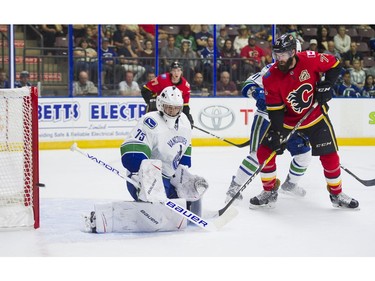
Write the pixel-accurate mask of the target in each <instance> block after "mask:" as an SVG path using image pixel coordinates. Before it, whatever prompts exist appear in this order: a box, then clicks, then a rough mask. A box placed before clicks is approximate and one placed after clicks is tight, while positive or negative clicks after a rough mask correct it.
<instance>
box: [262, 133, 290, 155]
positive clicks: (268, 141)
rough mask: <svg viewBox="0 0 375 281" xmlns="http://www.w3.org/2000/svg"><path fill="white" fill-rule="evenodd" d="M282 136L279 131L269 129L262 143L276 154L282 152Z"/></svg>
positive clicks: (284, 145)
mask: <svg viewBox="0 0 375 281" xmlns="http://www.w3.org/2000/svg"><path fill="white" fill-rule="evenodd" d="M283 140H284V136H283V134H282V133H281V132H280V131H275V130H273V129H271V130H269V131H268V133H267V135H266V137H265V141H264V145H266V146H268V147H269V148H270V149H271V150H272V151H276V154H277V155H281V154H283V153H284V150H285V148H286V142H284V143H283Z"/></svg>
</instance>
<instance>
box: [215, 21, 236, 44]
mask: <svg viewBox="0 0 375 281" xmlns="http://www.w3.org/2000/svg"><path fill="white" fill-rule="evenodd" d="M228 39H230V37H229V35H228V31H227V28H226V27H225V25H224V26H221V27H220V31H219V36H218V37H217V38H216V44H217V47H218V49H219V50H221V49H222V48H223V47H224V45H225V41H226V40H228ZM231 42H232V41H231ZM232 45H233V44H232Z"/></svg>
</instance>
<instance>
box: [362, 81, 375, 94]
mask: <svg viewBox="0 0 375 281" xmlns="http://www.w3.org/2000/svg"><path fill="white" fill-rule="evenodd" d="M362 97H366V98H375V80H374V76H372V75H367V76H366V81H365V85H364V86H363V89H362Z"/></svg>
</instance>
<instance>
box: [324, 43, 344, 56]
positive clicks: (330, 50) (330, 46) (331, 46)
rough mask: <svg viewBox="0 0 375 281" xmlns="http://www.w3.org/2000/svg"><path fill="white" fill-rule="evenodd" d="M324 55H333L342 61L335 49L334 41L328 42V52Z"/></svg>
mask: <svg viewBox="0 0 375 281" xmlns="http://www.w3.org/2000/svg"><path fill="white" fill-rule="evenodd" d="M323 53H324V54H331V55H333V56H335V57H337V58H338V59H339V60H341V55H340V53H339V52H338V51H337V50H336V49H335V42H333V40H330V41H328V43H327V50H325V51H324V52H323Z"/></svg>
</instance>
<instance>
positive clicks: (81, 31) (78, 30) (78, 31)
mask: <svg viewBox="0 0 375 281" xmlns="http://www.w3.org/2000/svg"><path fill="white" fill-rule="evenodd" d="M85 36H86V24H73V37H74V42H76V43H77V44H78V43H79V41H81V39H82V38H85Z"/></svg>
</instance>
